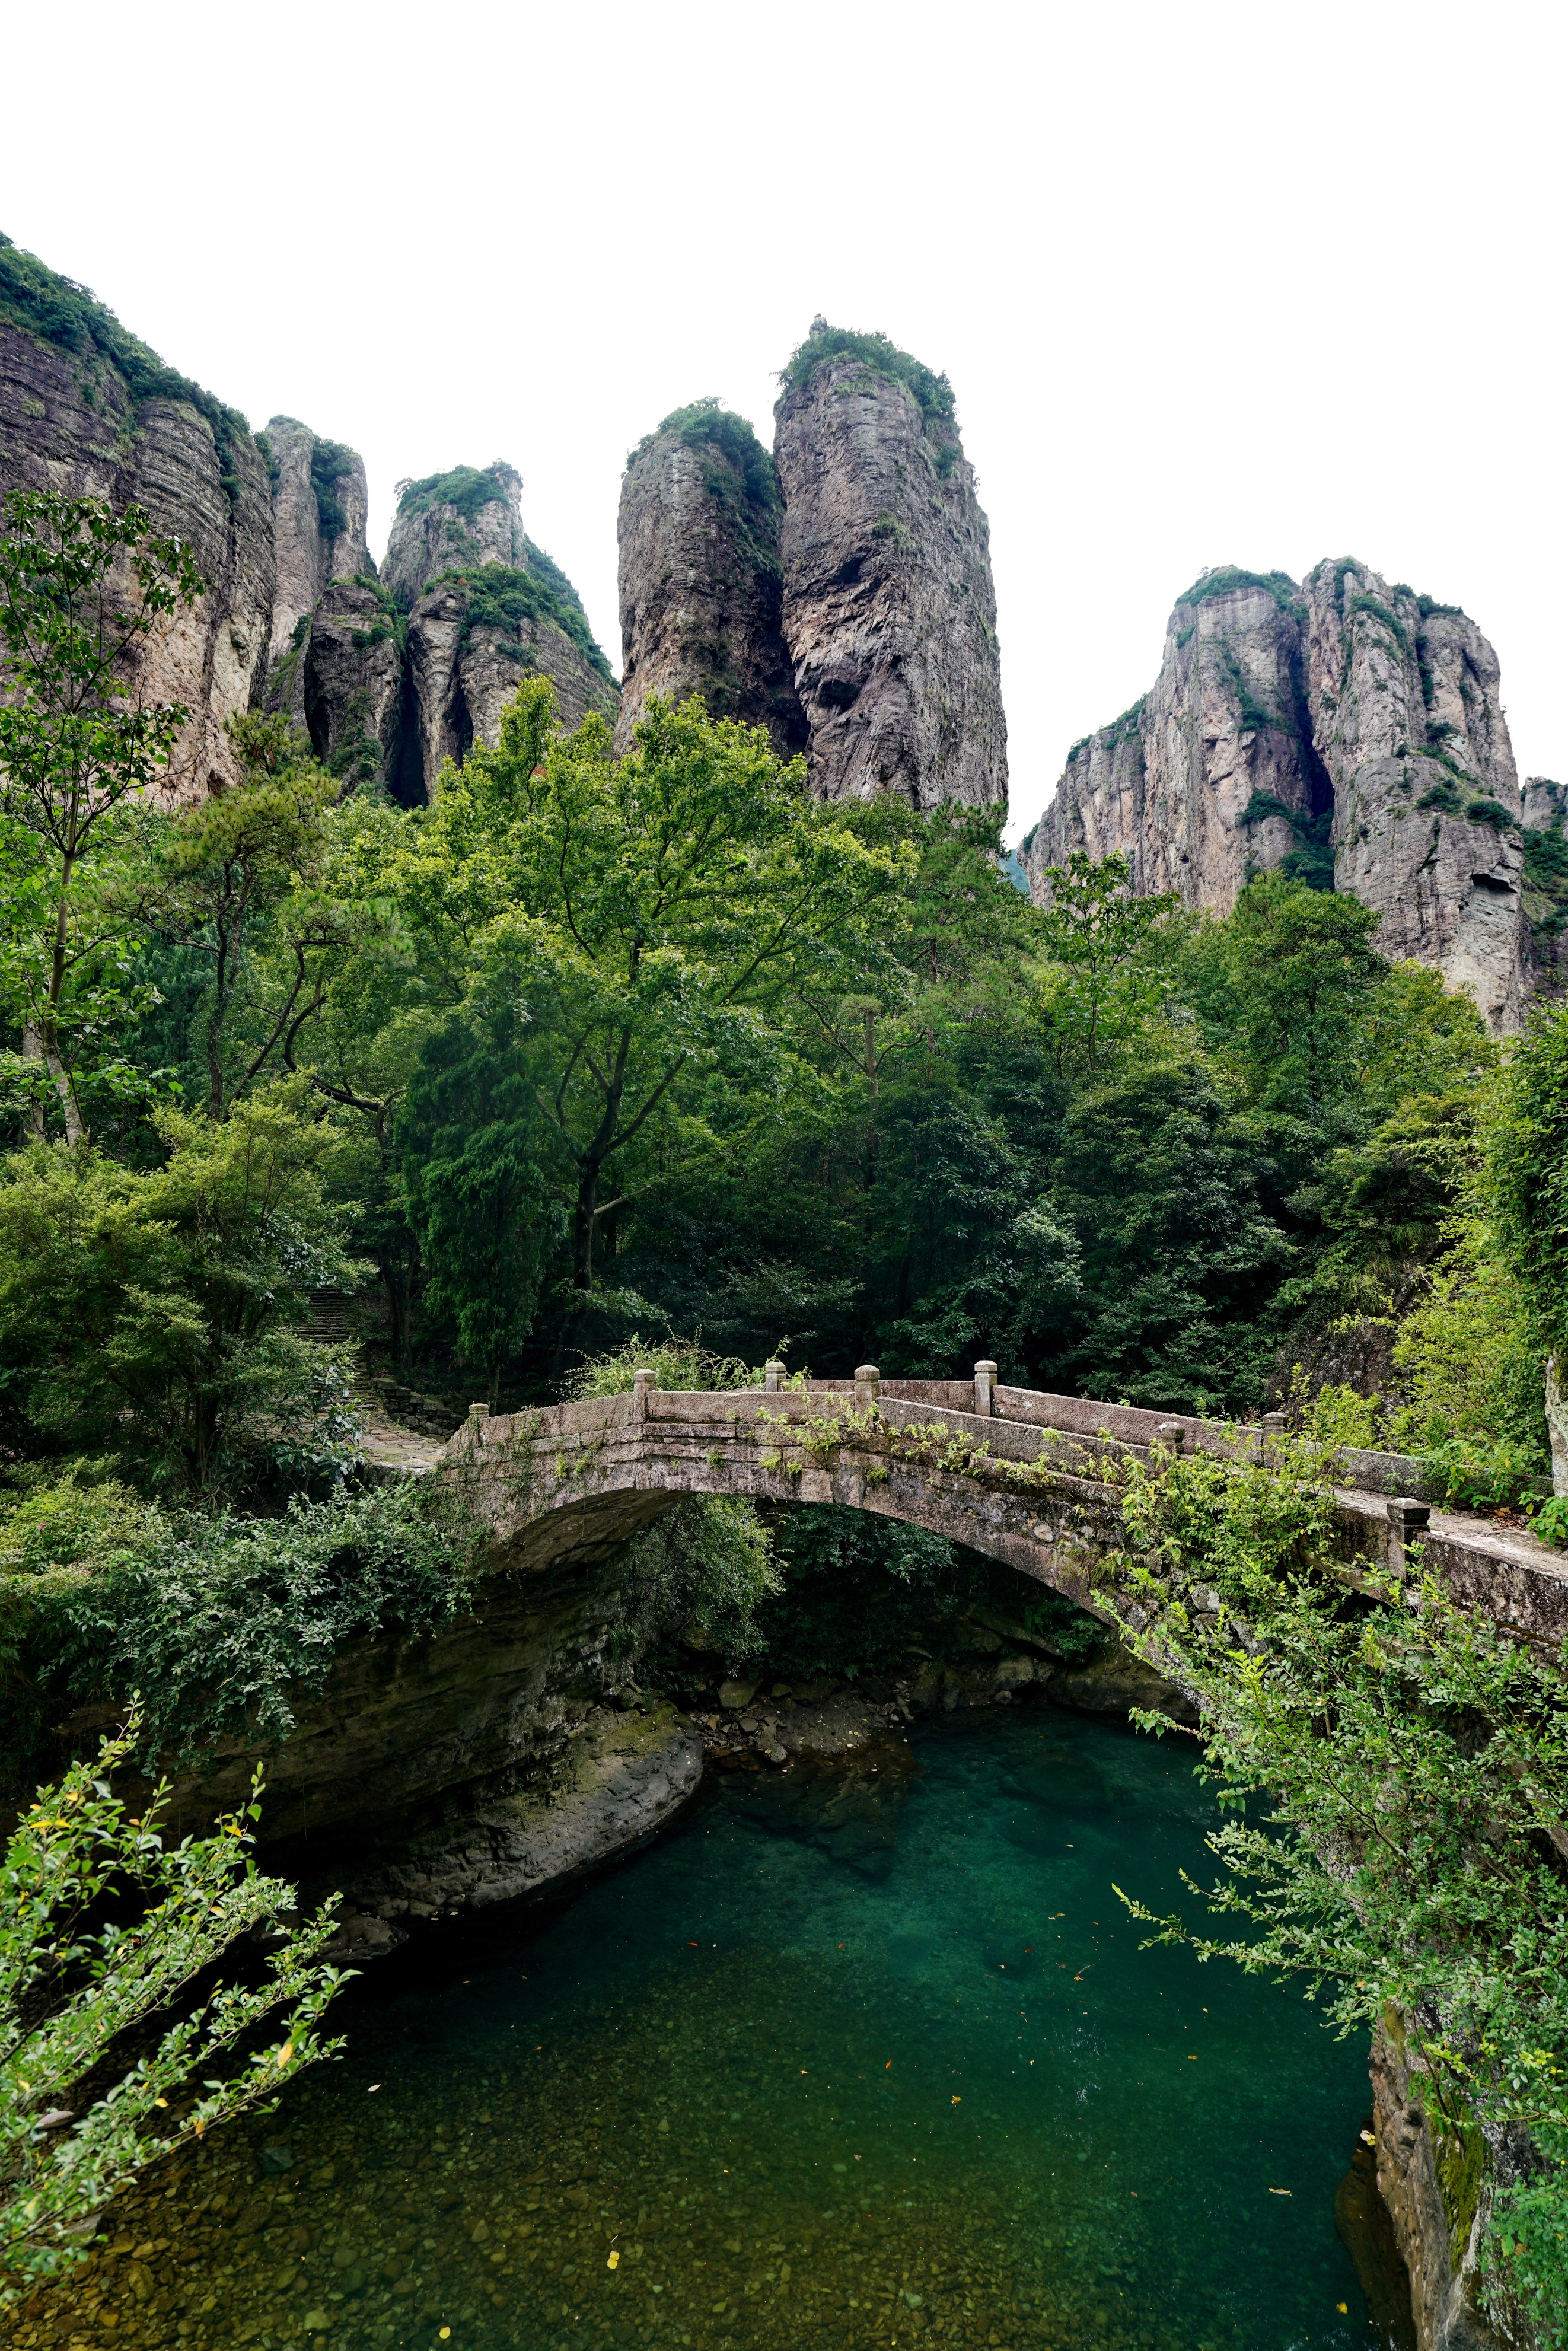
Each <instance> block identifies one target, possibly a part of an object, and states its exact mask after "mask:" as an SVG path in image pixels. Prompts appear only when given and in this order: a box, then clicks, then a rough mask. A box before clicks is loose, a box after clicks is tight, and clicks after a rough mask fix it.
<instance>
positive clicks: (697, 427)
mask: <svg viewBox="0 0 1568 2351" xmlns="http://www.w3.org/2000/svg"><path fill="white" fill-rule="evenodd" d="M666 433H673V434H674V435H675V437H676V439H677V440H680V441H684V442H685V444H686V446H687V448H688V449H705V448H706V449H716V450H717V451H718V452H719V453H720V454H721V455H723V456H725V457H727V459H728V460H729V463H730V465H732V466H733V467H734V468H735V471H736V473H737V474H738V475H739V476H740V479H741V484H742V486H743V489H744V492H745V495H746V496H747V498H748V499H749V500H750V501H751V502H752V504H753V505H754V506H758V507H761V508H762V509H763V511H764V512H765V513H767V514H777V513H778V511H779V507H780V506H781V505H782V503H783V501H782V499H781V498H780V496H779V469H778V467H777V466H776V465H775V464H774V462H773V455H772V452H771V451H770V450H768V449H766V448H764V446H763V444H762V443H761V442H760V441H759V440H758V437H757V434H755V432H754V431H753V430H752V428H751V426H750V425H749V424H748V423H747V421H746V418H745V417H744V416H737V414H736V413H735V411H734V410H733V409H729V408H721V407H720V406H719V404H718V401H717V399H716V397H714V396H709V397H708V398H706V399H705V400H694V401H693V402H691V403H690V404H689V406H687V407H685V408H675V409H672V410H671V412H670V413H669V415H668V416H666V417H665V418H664V421H663V423H661V424H660V425H659V427H658V429H657V431H656V432H653V433H645V434H643V438H642V439H641V441H639V442H638V444H637V446H636V447H635V448H634V449H633V450H632V451H630V452H629V454H628V455H627V459H626V463H627V465H635V464H636V463H637V460H638V458H639V457H643V456H645V455H647V452H648V451H649V450H650V449H651V448H652V447H653V444H654V442H655V441H659V440H662V439H663V437H664V434H666ZM705 478H706V479H707V481H708V487H709V489H710V490H716V489H718V488H719V487H720V484H719V480H718V469H714V475H713V476H712V477H708V476H705ZM722 494H723V496H725V499H726V502H728V500H729V498H730V497H731V496H733V492H732V491H731V490H730V487H729V485H728V484H727V483H725V484H724V485H723V486H722Z"/></svg>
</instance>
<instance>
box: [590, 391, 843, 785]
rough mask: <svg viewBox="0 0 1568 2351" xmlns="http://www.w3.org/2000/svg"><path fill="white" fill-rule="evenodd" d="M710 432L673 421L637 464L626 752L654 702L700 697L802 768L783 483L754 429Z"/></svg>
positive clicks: (630, 494)
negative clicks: (785, 576)
mask: <svg viewBox="0 0 1568 2351" xmlns="http://www.w3.org/2000/svg"><path fill="white" fill-rule="evenodd" d="M709 423H710V420H706V419H704V418H703V417H702V416H700V415H698V416H695V417H693V418H692V419H691V420H690V422H689V423H688V424H687V426H686V429H685V430H682V429H680V427H679V425H677V424H676V423H674V420H668V419H667V420H666V422H665V424H664V425H663V426H661V427H660V429H659V431H658V432H657V433H656V434H651V435H650V436H649V438H648V440H647V441H646V442H644V443H643V445H642V447H641V448H639V449H637V450H634V451H633V453H632V456H631V457H630V458H629V460H628V461H627V466H626V474H625V477H624V479H623V481H622V485H621V514H620V522H619V526H618V536H619V539H620V549H621V566H620V582H621V643H622V681H621V694H622V700H621V716H620V718H619V720H618V722H617V725H616V729H615V747H616V750H617V751H618V752H622V751H627V750H629V749H630V748H631V746H632V729H633V728H634V726H635V725H636V723H637V720H638V718H639V717H640V716H641V715H642V712H643V705H644V704H645V703H646V702H647V701H648V699H649V697H650V695H662V696H663V697H664V700H665V701H666V702H672V703H680V702H684V701H685V699H686V697H687V696H688V695H693V694H695V695H700V696H701V697H702V699H703V701H704V702H705V703H706V705H707V708H708V710H709V712H710V714H711V715H712V716H714V717H716V718H735V719H738V720H740V721H741V722H742V723H743V724H744V725H746V726H766V727H767V728H768V733H769V735H770V736H771V737H772V740H773V747H774V749H775V750H776V751H777V752H778V753H779V757H780V758H793V757H794V755H795V753H796V752H797V751H800V750H803V749H804V748H805V745H806V734H807V729H806V719H805V714H804V712H803V711H802V710H801V708H800V702H799V700H798V698H797V696H796V693H795V682H794V675H793V671H792V669H791V665H790V662H789V654H788V653H787V651H786V649H785V644H784V637H783V631H782V627H781V622H780V605H781V598H782V570H781V567H780V563H779V512H780V508H779V496H778V476H777V474H776V472H775V469H774V465H773V460H772V458H771V457H770V456H769V455H768V453H767V451H766V450H764V449H763V448H762V447H761V446H760V444H757V443H756V441H755V437H754V436H753V435H752V434H751V432H750V428H749V426H743V425H741V422H740V420H739V419H738V418H732V419H726V420H723V422H722V423H721V422H720V420H719V419H718V418H717V417H715V418H714V419H712V420H711V429H709V430H705V429H704V427H705V424H709ZM726 425H727V427H728V431H727V433H726V432H725V431H724V427H725V426H726ZM737 428H738V429H737ZM742 435H744V439H743V438H742ZM747 441H750V442H751V444H752V446H751V449H750V450H747V449H746V446H745V444H746V442H747ZM727 443H728V444H732V445H727ZM735 448H739V449H740V450H741V451H742V452H743V455H744V458H745V459H746V460H747V461H748V462H740V461H737V455H735V454H734V449H735ZM753 453H754V454H753ZM748 476H749V478H748Z"/></svg>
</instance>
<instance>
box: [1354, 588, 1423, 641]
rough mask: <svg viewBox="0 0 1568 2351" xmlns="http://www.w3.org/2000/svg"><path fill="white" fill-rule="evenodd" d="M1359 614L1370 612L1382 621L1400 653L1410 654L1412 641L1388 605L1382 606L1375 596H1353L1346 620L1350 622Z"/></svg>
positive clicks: (1374, 617) (1377, 619)
mask: <svg viewBox="0 0 1568 2351" xmlns="http://www.w3.org/2000/svg"><path fill="white" fill-rule="evenodd" d="M1357 612H1368V613H1370V614H1371V616H1372V618H1373V619H1374V620H1375V621H1381V622H1382V623H1383V625H1384V627H1385V629H1386V630H1387V631H1388V633H1389V635H1390V636H1391V637H1392V638H1393V639H1394V641H1395V643H1396V645H1397V646H1398V647H1399V650H1400V652H1401V653H1408V652H1409V650H1410V640H1409V638H1408V637H1407V636H1406V633H1405V631H1404V628H1403V626H1402V625H1401V623H1400V622H1398V621H1396V619H1395V617H1394V614H1393V613H1392V612H1391V611H1389V609H1388V607H1387V605H1386V604H1380V603H1379V602H1378V601H1377V599H1376V597H1375V596H1364V595H1358V596H1353V597H1352V598H1351V600H1350V603H1349V606H1348V608H1347V610H1346V612H1345V618H1346V620H1347V621H1348V620H1351V619H1353V618H1354V615H1355V614H1356V613H1357Z"/></svg>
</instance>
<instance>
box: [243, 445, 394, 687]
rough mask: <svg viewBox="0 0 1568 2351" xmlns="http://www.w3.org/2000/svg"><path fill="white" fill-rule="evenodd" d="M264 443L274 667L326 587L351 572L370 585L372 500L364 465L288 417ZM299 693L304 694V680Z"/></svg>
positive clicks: (352, 455) (314, 607)
mask: <svg viewBox="0 0 1568 2351" xmlns="http://www.w3.org/2000/svg"><path fill="white" fill-rule="evenodd" d="M267 446H268V447H269V448H270V450H271V452H272V464H273V466H274V468H275V469H276V470H275V471H274V473H273V479H272V528H273V543H274V546H275V548H276V549H277V593H276V595H275V596H274V599H273V606H272V658H273V661H274V662H275V663H277V661H279V660H280V659H281V658H282V657H283V656H284V655H286V654H287V652H288V650H289V648H290V646H291V644H292V643H293V640H294V634H295V631H296V629H297V628H298V623H299V622H300V620H301V619H302V618H303V617H304V616H305V615H306V614H308V613H310V612H313V611H315V609H316V606H317V603H318V601H319V599H320V596H321V592H322V590H323V589H325V588H326V586H327V585H328V583H329V581H330V580H351V579H352V578H353V577H354V575H355V573H356V572H364V573H366V574H368V575H369V576H370V577H371V578H372V579H373V578H374V576H375V565H374V564H373V563H372V562H371V551H370V549H369V547H368V546H367V545H366V543H365V518H366V516H367V514H368V513H369V510H370V494H369V491H368V488H367V486H366V483H365V467H364V461H363V459H362V458H361V457H359V456H357V455H355V453H354V452H353V451H352V450H351V449H344V448H341V447H340V445H339V444H337V443H335V442H330V441H321V440H319V437H318V436H317V434H314V433H312V432H311V430H310V427H309V426H308V424H301V423H299V421H298V417H293V416H275V417H273V418H272V419H271V421H270V422H269V423H268V424H267ZM318 476H319V477H320V481H321V484H322V489H321V495H320V496H318V487H317V483H318ZM324 504H325V505H326V507H327V510H328V511H327V514H326V516H325V517H324V516H323V512H322V508H323V505H324ZM334 510H336V513H338V514H340V515H341V517H342V522H341V527H340V528H337V529H333V528H331V522H332V519H333V515H334ZM298 691H299V692H301V693H302V691H303V684H302V681H301V684H300V687H299V689H298Z"/></svg>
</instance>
